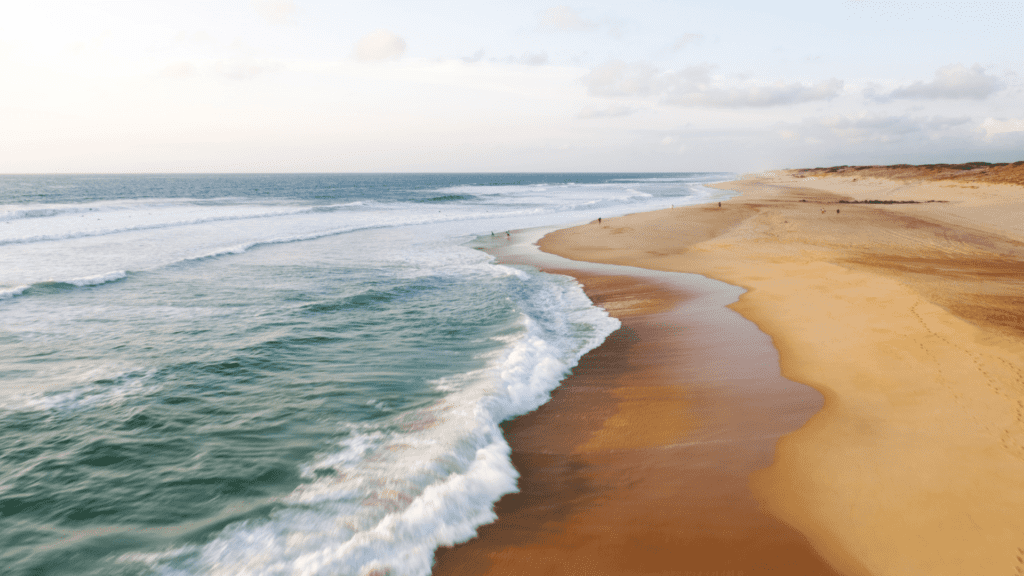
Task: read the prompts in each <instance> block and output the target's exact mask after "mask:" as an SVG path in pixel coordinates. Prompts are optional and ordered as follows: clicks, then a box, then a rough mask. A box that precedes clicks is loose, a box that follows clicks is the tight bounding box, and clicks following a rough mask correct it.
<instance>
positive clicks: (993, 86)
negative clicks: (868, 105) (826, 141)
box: [864, 64, 1004, 102]
mask: <svg viewBox="0 0 1024 576" xmlns="http://www.w3.org/2000/svg"><path fill="white" fill-rule="evenodd" d="M1003 86H1004V84H1003V82H1002V80H1000V79H999V78H998V77H996V76H991V75H989V74H986V73H985V69H984V68H982V67H981V65H979V64H975V65H974V66H971V67H970V68H968V67H966V66H964V65H963V64H950V65H949V66H943V67H942V68H939V69H938V70H936V71H935V79H934V80H932V81H931V82H921V81H920V80H918V81H917V82H914V83H912V84H908V85H906V86H902V87H900V88H896V89H895V90H892V91H891V92H889V93H887V94H878V92H877V89H875V88H873V87H872V88H868V89H866V90H865V91H864V96H866V97H867V98H870V99H872V100H876V101H878V102H887V101H889V100H892V99H896V98H918V99H924V100H937V99H947V100H984V99H985V98H988V97H989V96H990V95H992V94H994V93H995V92H998V91H999V90H1001V89H1002V88H1003Z"/></svg>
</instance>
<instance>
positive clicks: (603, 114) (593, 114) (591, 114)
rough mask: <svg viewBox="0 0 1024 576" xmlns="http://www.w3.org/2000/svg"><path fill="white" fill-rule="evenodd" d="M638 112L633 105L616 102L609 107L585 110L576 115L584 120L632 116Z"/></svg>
mask: <svg viewBox="0 0 1024 576" xmlns="http://www.w3.org/2000/svg"><path fill="white" fill-rule="evenodd" d="M636 112H637V109H636V108H633V107H632V106H625V105H622V104H615V105H613V106H609V107H607V108H601V109H587V110H583V111H581V112H580V113H579V114H577V115H576V117H577V118H580V119H584V120H589V119H592V118H621V117H622V116H630V115H632V114H635V113H636Z"/></svg>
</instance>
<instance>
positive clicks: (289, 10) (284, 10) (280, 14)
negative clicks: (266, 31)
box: [252, 0, 298, 24]
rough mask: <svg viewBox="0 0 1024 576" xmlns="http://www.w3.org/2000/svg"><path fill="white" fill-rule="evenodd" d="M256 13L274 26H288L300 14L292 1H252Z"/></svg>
mask: <svg viewBox="0 0 1024 576" xmlns="http://www.w3.org/2000/svg"><path fill="white" fill-rule="evenodd" d="M252 4H253V8H255V9H256V12H257V13H258V14H259V15H260V16H262V17H264V18H266V19H267V20H268V21H270V22H272V23H274V24H287V23H289V22H291V21H292V18H293V17H294V16H295V14H296V13H297V12H298V8H296V6H295V2H292V0H252Z"/></svg>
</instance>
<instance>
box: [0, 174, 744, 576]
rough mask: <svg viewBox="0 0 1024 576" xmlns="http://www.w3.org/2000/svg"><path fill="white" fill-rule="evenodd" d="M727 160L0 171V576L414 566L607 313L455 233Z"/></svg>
mask: <svg viewBox="0 0 1024 576" xmlns="http://www.w3.org/2000/svg"><path fill="white" fill-rule="evenodd" d="M726 177H727V175H722V174H674V175H672V174H662V175H621V174H613V175H572V174H542V175H524V174H512V175H500V174H487V175H458V174H453V175H281V176H258V175H239V176H231V175H225V176H220V175H217V176H3V177H0V377H2V381H3V383H4V385H3V388H2V391H0V566H2V567H3V570H2V572H3V573H4V574H14V575H22V574H24V575H28V574H33V575H39V574H47V575H50V574H52V575H57V574H96V575H99V574H104V575H106V574H133V575H134V574H232V575H236V574H363V573H366V572H368V571H371V570H373V569H388V570H391V573H392V574H396V575H397V574H426V573H428V572H429V569H430V564H431V561H432V558H433V552H434V549H435V548H436V547H437V546H438V545H441V544H450V543H453V542H457V541H462V540H465V539H468V538H470V537H471V536H472V535H473V533H474V530H475V528H476V527H477V526H479V525H480V524H482V523H485V522H488V521H490V520H491V519H493V513H492V511H491V507H492V504H493V502H494V501H496V500H497V499H498V498H499V497H500V496H501V495H502V494H504V493H507V492H509V491H512V490H514V488H515V479H516V473H515V470H514V469H513V468H512V467H511V464H510V463H509V458H508V446H507V444H506V443H505V441H504V439H503V438H502V437H501V434H500V430H499V429H498V423H500V422H501V421H502V420H504V419H507V418H509V417H511V416H514V415H517V414H520V413H523V412H526V411H529V410H531V409H533V408H535V407H536V406H538V405H539V404H541V403H543V402H544V401H545V399H546V398H547V395H548V393H549V391H550V390H551V389H552V388H553V387H555V386H556V385H557V383H558V381H559V380H560V379H561V378H562V377H563V376H564V375H565V374H566V373H567V371H568V370H569V369H571V367H572V366H573V365H574V364H575V363H576V361H577V360H578V359H579V357H580V356H581V355H582V354H583V353H585V352H586V351H587V350H589V349H590V348H592V347H594V346H596V345H597V344H598V343H600V342H601V341H602V340H603V339H604V338H605V337H606V336H607V334H609V333H610V332H611V331H612V330H614V328H615V327H616V326H617V321H615V320H614V319H610V318H609V317H608V316H607V315H606V314H605V313H604V312H603V311H602V310H600V309H598V308H596V307H594V306H592V305H591V304H590V302H589V301H588V300H587V299H586V297H585V296H584V295H583V293H582V292H581V290H580V289H579V287H578V286H577V285H576V284H575V283H574V282H573V281H571V280H570V279H567V278H565V277H560V276H551V275H546V274H541V273H537V272H535V271H533V270H531V269H528V268H515V267H509V266H502V265H496V264H494V263H493V262H492V260H491V258H490V257H489V256H487V255H486V254H483V253H482V252H479V251H477V250H474V249H472V248H470V247H468V246H466V243H467V241H469V240H470V239H472V238H473V237H474V236H475V235H479V234H484V235H487V236H488V237H489V236H490V233H491V232H496V233H497V236H495V238H496V239H497V240H498V241H500V240H501V235H502V234H503V231H504V230H507V229H514V228H521V227H527V226H540V225H559V224H568V223H573V222H577V221H585V220H590V219H593V218H596V217H597V216H598V215H600V216H611V215H615V214H621V213H627V212H636V211H642V210H649V209H654V208H661V207H667V206H668V205H670V204H675V205H681V204H687V203H695V202H702V201H710V200H712V199H717V198H720V197H722V195H723V193H722V192H720V191H717V190H712V189H707V188H704V187H702V186H700V183H701V182H709V181H719V180H723V179H725V178H726Z"/></svg>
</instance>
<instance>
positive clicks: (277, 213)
mask: <svg viewBox="0 0 1024 576" xmlns="http://www.w3.org/2000/svg"><path fill="white" fill-rule="evenodd" d="M362 205H363V203H362V202H350V203H346V204H332V205H327V206H305V207H302V208H290V209H279V210H267V211H263V212H257V213H251V214H225V215H221V216H207V217H201V218H191V219H187V220H173V221H169V222H153V223H150V224H137V225H130V226H119V227H114V228H100V229H93V230H79V231H74V232H64V233H60V234H37V235H34V236H23V237H15V238H0V246H3V245H7V244H31V243H33V242H51V241H55V240H73V239H76V238H91V237H95V236H108V235H111V234H123V233H126V232H138V231H143V230H160V229H166V228H180V227H184V226H194V225H197V224H208V223H211V222H230V221H237V220H254V219H260V218H278V217H282V216H297V215H301V214H312V213H322V212H336V211H341V210H344V209H346V208H352V207H355V206H362ZM80 212H81V213H88V212H90V210H89V209H83V208H60V209H33V210H17V211H14V212H8V213H5V214H3V215H0V221H2V220H8V221H11V220H16V219H22V218H42V217H53V216H60V215H65V214H77V213H80ZM14 213H32V214H33V215H31V216H25V215H20V216H18V217H17V218H14V217H9V218H5V217H4V216H6V215H8V214H14Z"/></svg>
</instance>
